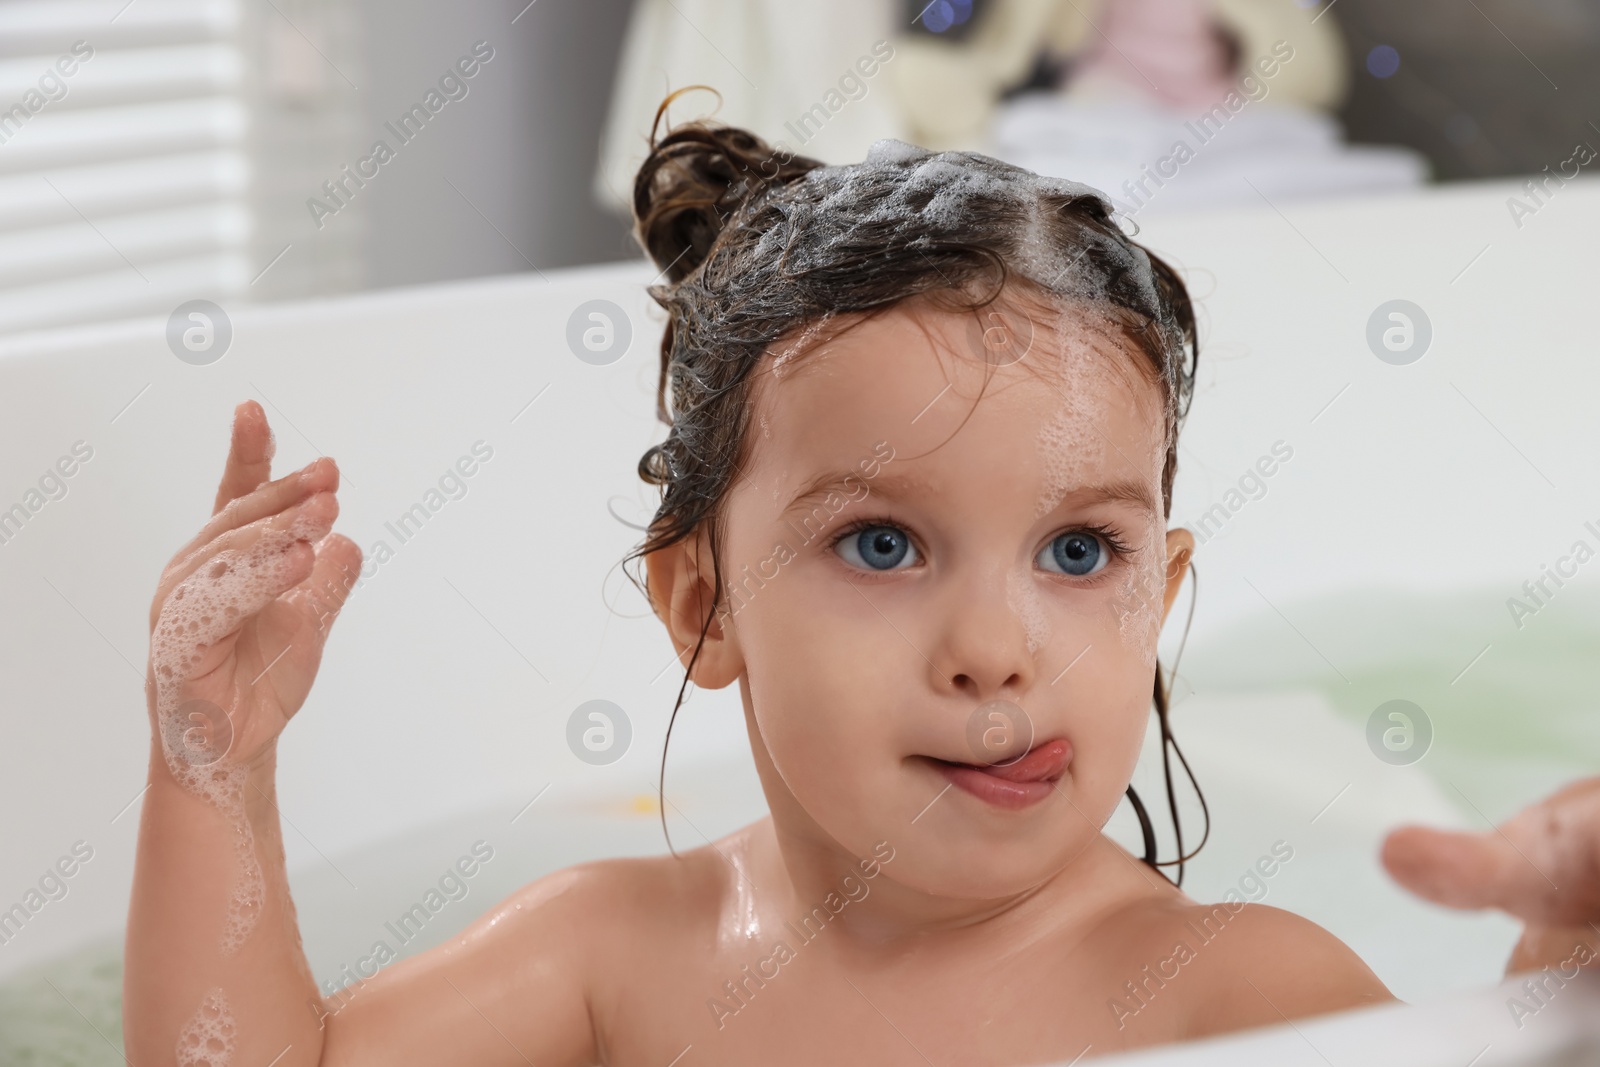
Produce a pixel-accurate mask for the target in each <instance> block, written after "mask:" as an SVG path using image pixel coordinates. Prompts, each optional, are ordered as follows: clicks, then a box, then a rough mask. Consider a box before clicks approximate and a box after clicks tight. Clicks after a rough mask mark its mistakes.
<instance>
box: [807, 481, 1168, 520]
mask: <svg viewBox="0 0 1600 1067" xmlns="http://www.w3.org/2000/svg"><path fill="white" fill-rule="evenodd" d="M847 479H854V480H855V482H856V483H857V484H861V485H865V486H866V487H867V495H868V496H871V495H873V494H878V495H880V496H883V497H885V498H887V499H890V500H895V499H903V498H904V497H905V496H907V495H909V494H910V493H911V492H913V491H915V490H918V489H921V490H927V491H932V490H933V486H932V485H930V484H929V483H928V481H927V480H926V479H924V478H919V477H915V476H912V475H905V474H880V475H878V476H877V477H876V478H869V477H867V476H866V475H865V474H864V473H862V472H861V471H859V470H849V471H824V472H823V473H822V474H820V475H818V476H817V477H815V478H813V479H812V480H811V481H809V482H807V483H806V484H805V485H804V486H802V487H801V489H800V491H799V492H797V493H796V494H795V495H794V496H793V497H792V498H790V500H789V503H788V505H787V506H785V507H784V509H783V511H782V512H780V514H782V515H787V514H789V513H790V512H791V511H794V510H796V509H798V508H800V507H801V506H803V505H807V504H812V503H815V502H819V501H821V500H822V499H823V498H825V497H826V496H827V495H828V494H829V493H834V492H838V493H844V494H845V495H849V491H850V486H849V485H847V484H846V481H847ZM1099 501H1112V502H1120V503H1124V504H1132V505H1133V506H1134V507H1136V508H1138V509H1139V510H1141V511H1144V512H1147V513H1148V514H1150V515H1151V516H1156V515H1159V514H1161V509H1160V506H1159V505H1158V504H1157V503H1156V499H1155V496H1154V495H1153V494H1152V493H1151V490H1150V487H1149V486H1148V485H1146V484H1145V483H1144V482H1135V481H1129V480H1127V479H1117V480H1114V481H1109V482H1096V483H1093V484H1090V485H1079V486H1075V487H1073V488H1072V489H1069V490H1068V491H1067V492H1066V493H1064V494H1062V496H1061V499H1060V500H1059V501H1058V502H1057V503H1056V507H1057V508H1059V507H1061V505H1062V504H1066V503H1069V502H1071V503H1079V504H1088V503H1096V502H1099Z"/></svg>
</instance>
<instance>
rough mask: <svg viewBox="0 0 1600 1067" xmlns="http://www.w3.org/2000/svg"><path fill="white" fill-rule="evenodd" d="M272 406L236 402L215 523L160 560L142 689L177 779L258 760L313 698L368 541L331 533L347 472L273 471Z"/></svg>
mask: <svg viewBox="0 0 1600 1067" xmlns="http://www.w3.org/2000/svg"><path fill="white" fill-rule="evenodd" d="M273 451H274V442H273V440H272V433H271V430H270V429H269V428H268V426H267V419H266V413H265V412H263V411H262V410H261V406H260V405H259V404H257V403H255V402H254V401H250V400H247V401H245V402H244V403H242V404H240V405H239V406H238V407H237V408H236V409H235V410H234V421H233V443H232V447H231V448H230V450H229V453H228V460H227V466H226V468H225V469H224V471H223V475H222V484H221V486H220V488H219V489H218V490H217V499H216V505H215V507H214V508H213V511H212V517H211V521H210V522H208V523H206V525H205V526H204V527H202V528H201V530H200V532H199V533H198V534H196V535H195V537H194V539H193V540H191V541H190V542H189V543H188V544H186V545H184V546H183V548H181V549H180V550H179V551H178V553H177V555H175V556H174V557H173V558H172V562H171V563H169V564H168V565H167V567H166V569H165V570H164V571H163V572H162V575H161V581H160V583H159V585H158V586H157V588H156V595H155V599H154V600H153V601H152V603H151V606H150V666H149V673H148V675H147V677H146V685H145V693H146V697H147V699H148V703H149V710H150V716H151V727H152V731H153V732H154V736H155V737H156V738H157V739H158V740H159V741H160V743H161V744H162V746H163V749H164V751H165V753H166V758H167V764H168V766H169V767H170V768H172V770H173V772H174V774H176V775H177V776H178V777H179V778H192V776H193V772H197V771H199V769H200V768H206V767H210V765H211V764H217V765H218V767H219V769H220V768H221V767H224V766H229V765H232V766H241V765H247V766H254V765H256V764H257V763H259V762H260V761H261V760H262V758H263V757H264V756H266V755H268V754H269V753H270V752H271V751H272V750H273V748H274V746H275V742H276V740H277V737H278V734H279V733H280V732H281V731H282V730H283V727H284V724H285V723H287V722H288V721H289V719H290V718H292V717H293V716H294V713H295V712H296V711H298V710H299V709H300V705H301V704H303V703H304V702H305V699H306V694H307V693H308V692H309V691H310V689H311V682H312V679H314V678H315V677H316V673H317V666H318V664H319V663H320V662H321V660H322V646H323V643H324V642H325V641H326V640H327V638H328V632H329V627H330V625H331V623H332V621H333V619H334V618H335V617H336V616H337V614H338V612H339V609H340V607H341V606H342V605H343V604H344V600H345V598H346V597H347V596H348V595H349V591H350V587H351V585H352V584H353V583H354V581H355V578H356V575H357V574H358V572H359V570H360V566H361V550H360V549H359V548H357V547H356V545H355V543H354V542H352V541H351V540H350V539H349V538H347V537H343V536H341V535H339V534H333V533H330V532H329V531H330V529H331V528H332V526H333V520H334V518H335V517H336V516H337V515H338V513H339V505H338V501H337V500H336V499H335V498H334V492H335V491H336V490H337V489H338V486H339V471H338V468H337V466H336V465H335V464H334V462H333V461H332V460H331V459H329V458H327V457H323V458H321V459H318V460H316V461H315V462H313V463H311V464H309V465H308V466H306V467H304V468H302V469H301V470H299V471H296V472H295V473H293V474H290V475H288V476H287V477H284V478H280V479H279V480H277V481H268V480H267V479H268V477H269V476H270V472H271V466H272V455H273Z"/></svg>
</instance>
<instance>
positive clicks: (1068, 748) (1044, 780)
mask: <svg viewBox="0 0 1600 1067" xmlns="http://www.w3.org/2000/svg"><path fill="white" fill-rule="evenodd" d="M1071 761H1072V742H1070V741H1068V740H1067V739H1066V738H1064V737H1058V738H1056V739H1054V740H1051V741H1043V742H1040V743H1039V744H1037V745H1035V746H1034V747H1033V748H1031V749H1029V750H1028V753H1027V755H1025V756H1023V757H1022V758H1021V759H1019V760H1017V761H1016V762H1014V763H1007V764H1005V765H1003V766H998V765H992V766H980V765H975V764H970V763H951V762H948V761H946V760H939V759H936V760H934V761H933V762H934V764H935V765H936V766H937V767H938V768H939V772H940V773H941V774H943V775H944V776H945V777H946V778H947V779H949V781H950V783H951V784H952V785H955V786H958V787H960V788H961V789H964V790H966V791H967V792H968V793H971V794H972V795H973V796H975V797H977V798H978V799H979V800H983V801H987V802H988V803H990V804H993V805H994V806H995V807H997V808H1008V809H1012V810H1015V809H1018V808H1025V807H1028V806H1029V805H1031V804H1036V803H1038V802H1039V801H1041V800H1043V799H1044V798H1045V797H1047V796H1049V795H1050V791H1051V790H1052V789H1054V788H1055V783H1056V780H1057V779H1059V778H1060V777H1061V776H1062V775H1063V774H1064V773H1066V769H1067V764H1068V763H1070V762H1071Z"/></svg>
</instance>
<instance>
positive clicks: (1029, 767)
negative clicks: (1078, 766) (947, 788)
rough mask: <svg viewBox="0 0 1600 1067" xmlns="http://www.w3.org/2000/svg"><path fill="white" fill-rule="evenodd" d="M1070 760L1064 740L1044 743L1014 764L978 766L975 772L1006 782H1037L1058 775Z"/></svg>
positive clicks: (1068, 746) (1069, 746) (1070, 753)
mask: <svg viewBox="0 0 1600 1067" xmlns="http://www.w3.org/2000/svg"><path fill="white" fill-rule="evenodd" d="M1071 758H1072V746H1071V745H1070V744H1069V743H1068V742H1067V741H1065V740H1062V739H1058V740H1055V741H1046V742H1045V743H1044V744H1042V745H1039V746H1038V747H1037V748H1034V749H1032V750H1030V751H1029V752H1028V754H1027V755H1026V756H1023V757H1022V758H1021V759H1019V760H1017V761H1016V762H1015V763H1007V764H1005V765H1004V766H987V767H985V766H978V767H976V769H977V770H980V771H982V772H983V773H985V774H988V775H992V776H994V777H995V778H1001V779H1004V780H1005V781H1007V782H1039V781H1043V780H1044V779H1046V778H1050V777H1053V776H1055V775H1058V774H1060V773H1061V772H1062V771H1063V770H1064V769H1065V768H1066V766H1067V761H1068V760H1069V759H1071Z"/></svg>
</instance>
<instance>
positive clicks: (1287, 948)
mask: <svg viewBox="0 0 1600 1067" xmlns="http://www.w3.org/2000/svg"><path fill="white" fill-rule="evenodd" d="M1168 922H1169V923H1171V924H1173V925H1174V926H1175V928H1176V929H1175V933H1177V934H1178V936H1179V937H1180V938H1182V937H1183V936H1184V935H1187V939H1188V944H1189V945H1190V947H1191V952H1190V955H1191V957H1192V958H1191V960H1190V961H1188V962H1189V963H1190V964H1191V965H1192V967H1193V969H1194V970H1195V971H1196V972H1197V975H1196V977H1201V976H1204V978H1203V980H1202V981H1200V982H1196V983H1194V984H1193V986H1192V987H1191V989H1192V995H1191V996H1190V997H1189V998H1186V999H1188V1000H1189V1004H1190V1007H1191V1009H1192V1010H1191V1012H1190V1028H1189V1029H1190V1036H1194V1037H1199V1036H1202V1035H1205V1034H1210V1033H1218V1032H1221V1031H1226V1030H1236V1029H1241V1028H1244V1027H1250V1026H1264V1025H1270V1024H1273V1023H1281V1022H1284V1021H1285V1020H1287V1019H1295V1018H1300V1017H1303V1016H1308V1015H1320V1014H1322V1013H1324V1012H1331V1011H1342V1010H1345V1009H1349V1008H1359V1007H1366V1006H1369V1005H1373V1004H1380V1003H1383V1002H1386V1001H1391V1000H1393V999H1394V996H1393V994H1391V993H1390V992H1389V990H1388V989H1387V988H1386V987H1385V986H1384V984H1383V982H1382V981H1380V980H1379V978H1378V976H1377V975H1376V974H1374V973H1373V971H1372V969H1371V968H1370V967H1368V966H1367V965H1366V963H1364V962H1363V961H1362V959H1361V957H1360V956H1358V955H1356V954H1355V952H1354V951H1353V950H1352V949H1351V948H1350V946H1348V945H1346V944H1345V943H1344V942H1343V941H1340V940H1339V939H1338V938H1337V937H1335V936H1334V935H1333V934H1331V933H1329V932H1328V931H1327V930H1325V929H1323V928H1322V927H1321V926H1318V925H1317V924H1316V923H1314V922H1312V921H1311V920H1309V919H1307V918H1305V917H1303V916H1300V915H1296V914H1294V913H1293V912H1290V911H1284V910H1283V909H1282V908H1274V907H1271V906H1269V905H1266V904H1251V903H1245V902H1242V901H1233V902H1228V903H1221V904H1186V905H1184V906H1182V907H1180V908H1177V909H1175V913H1174V914H1172V915H1171V916H1169V918H1168Z"/></svg>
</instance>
